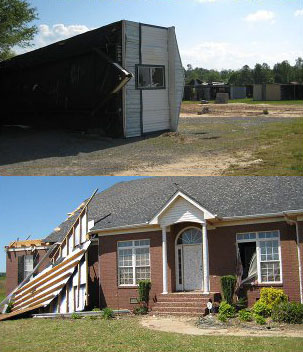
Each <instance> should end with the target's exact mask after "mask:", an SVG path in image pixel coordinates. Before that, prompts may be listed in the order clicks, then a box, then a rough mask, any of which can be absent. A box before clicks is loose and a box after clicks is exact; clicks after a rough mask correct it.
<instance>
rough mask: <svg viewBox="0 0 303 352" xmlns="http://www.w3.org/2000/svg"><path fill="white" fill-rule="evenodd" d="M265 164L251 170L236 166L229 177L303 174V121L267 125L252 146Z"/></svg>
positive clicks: (233, 166)
mask: <svg viewBox="0 0 303 352" xmlns="http://www.w3.org/2000/svg"><path fill="white" fill-rule="evenodd" d="M251 148H253V150H254V152H253V156H254V158H255V159H260V160H262V162H261V163H258V164H256V165H250V166H249V167H247V168H245V167H239V166H237V165H232V166H231V167H230V168H229V169H227V170H226V171H225V174H226V175H257V176H269V175H276V176H287V175H289V176H291V175H297V176H302V175H303V119H296V120H292V121H289V122H287V123H281V122H280V123H273V124H271V125H270V126H269V125H267V126H264V127H263V128H262V129H261V130H259V131H258V133H257V134H256V135H255V143H254V145H251Z"/></svg>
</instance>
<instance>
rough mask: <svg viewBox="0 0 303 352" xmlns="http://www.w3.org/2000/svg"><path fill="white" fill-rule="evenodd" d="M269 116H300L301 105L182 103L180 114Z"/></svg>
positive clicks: (302, 111) (301, 113)
mask: <svg viewBox="0 0 303 352" xmlns="http://www.w3.org/2000/svg"><path fill="white" fill-rule="evenodd" d="M264 111H267V112H268V114H266V116H271V117H301V116H303V104H302V105H280V104H277V105H273V104H243V103H233V104H207V106H205V104H183V105H182V109H181V116H182V117H185V116H191V117H193V116H198V115H201V114H203V115H206V116H209V117H234V116H238V117H251V116H264Z"/></svg>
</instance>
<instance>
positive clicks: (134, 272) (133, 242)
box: [117, 238, 151, 287]
mask: <svg viewBox="0 0 303 352" xmlns="http://www.w3.org/2000/svg"><path fill="white" fill-rule="evenodd" d="M147 240H148V241H149V244H146V245H140V246H135V242H136V241H147ZM123 242H124V243H125V242H132V245H131V246H125V247H119V243H123ZM137 248H148V249H149V251H148V259H149V265H144V266H143V267H144V268H145V267H149V271H150V277H151V265H150V239H149V238H141V239H138V240H128V241H118V242H117V268H118V273H117V274H118V275H117V276H118V287H134V286H135V287H138V286H139V285H138V284H136V268H141V267H140V266H138V267H137V266H136V249H137ZM120 249H131V250H132V266H128V267H127V268H132V269H133V283H132V284H120V266H119V250H120ZM121 268H126V267H121Z"/></svg>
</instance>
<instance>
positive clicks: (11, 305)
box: [5, 301, 14, 314]
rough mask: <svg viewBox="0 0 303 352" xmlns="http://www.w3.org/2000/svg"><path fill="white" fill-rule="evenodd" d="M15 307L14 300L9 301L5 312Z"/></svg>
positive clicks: (9, 311)
mask: <svg viewBox="0 0 303 352" xmlns="http://www.w3.org/2000/svg"><path fill="white" fill-rule="evenodd" d="M13 308H14V302H13V301H11V302H9V303H8V305H7V308H6V311H5V313H6V314H8V313H11V312H12V310H13Z"/></svg>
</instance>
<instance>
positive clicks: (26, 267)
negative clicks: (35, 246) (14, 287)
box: [18, 255, 34, 284]
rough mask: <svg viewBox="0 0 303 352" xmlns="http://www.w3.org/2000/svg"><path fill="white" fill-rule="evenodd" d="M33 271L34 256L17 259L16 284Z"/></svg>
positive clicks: (23, 256)
mask: <svg viewBox="0 0 303 352" xmlns="http://www.w3.org/2000/svg"><path fill="white" fill-rule="evenodd" d="M33 270H34V256H33V255H22V256H19V257H18V284H19V283H20V282H22V281H23V280H24V279H25V278H26V277H27V276H28V275H29V274H31V273H32V272H33Z"/></svg>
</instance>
